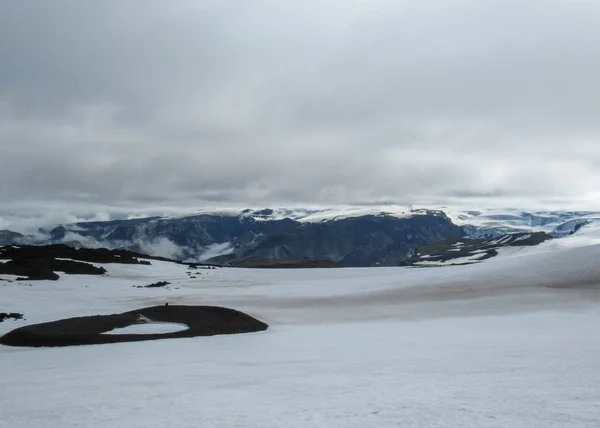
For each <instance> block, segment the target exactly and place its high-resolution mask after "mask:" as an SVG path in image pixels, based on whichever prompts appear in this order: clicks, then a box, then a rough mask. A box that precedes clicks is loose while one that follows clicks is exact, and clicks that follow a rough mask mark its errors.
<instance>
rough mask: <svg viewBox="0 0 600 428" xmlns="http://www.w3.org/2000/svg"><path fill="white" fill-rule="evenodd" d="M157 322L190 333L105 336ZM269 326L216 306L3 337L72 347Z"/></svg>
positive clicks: (144, 312) (40, 327)
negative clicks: (143, 322)
mask: <svg viewBox="0 0 600 428" xmlns="http://www.w3.org/2000/svg"><path fill="white" fill-rule="evenodd" d="M143 318H147V319H149V320H150V321H155V322H173V323H181V324H186V325H187V326H188V327H189V328H188V329H187V330H183V331H178V332H173V333H163V334H102V333H105V332H107V331H110V330H113V329H115V328H122V327H127V326H129V325H133V324H139V323H140V319H143ZM267 328H268V325H267V324H265V323H263V322H261V321H259V320H257V319H255V318H253V317H251V316H249V315H246V314H244V313H242V312H239V311H236V310H234V309H228V308H221V307H216V306H154V307H150V308H144V309H138V310H135V311H131V312H125V313H122V314H114V315H95V316H89V317H78V318H68V319H62V320H59V321H53V322H48V323H43V324H34V325H29V326H25V327H21V328H18V329H16V330H13V331H11V332H10V333H8V334H6V335H4V336H3V337H0V344H3V345H9V346H33V347H39V346H72V345H93V344H102V343H118V342H137V341H143V340H157V339H174V338H181V337H196V336H213V335H217V334H237V333H251V332H257V331H263V330H266V329H267Z"/></svg>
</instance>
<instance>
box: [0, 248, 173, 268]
mask: <svg viewBox="0 0 600 428" xmlns="http://www.w3.org/2000/svg"><path fill="white" fill-rule="evenodd" d="M140 257H142V258H153V257H150V256H146V255H144V254H139V253H134V252H132V251H126V250H108V249H106V248H80V249H76V248H72V247H69V246H67V245H62V244H54V245H23V246H19V247H14V246H8V247H3V248H0V259H5V260H6V259H32V258H36V259H42V258H43V259H48V258H53V259H54V258H62V259H73V260H78V261H82V262H90V263H122V264H145V265H149V264H150V262H149V261H147V260H138V258H140ZM154 259H157V260H168V259H163V258H161V257H154ZM168 261H171V260H168Z"/></svg>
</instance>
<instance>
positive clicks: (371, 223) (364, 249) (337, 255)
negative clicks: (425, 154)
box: [0, 207, 600, 266]
mask: <svg viewBox="0 0 600 428" xmlns="http://www.w3.org/2000/svg"><path fill="white" fill-rule="evenodd" d="M598 218H600V213H595V212H588V211H585V212H584V211H570V212H569V211H552V212H525V211H520V210H486V211H483V210H479V211H475V210H431V209H411V208H401V209H400V208H396V209H389V208H387V209H386V208H383V209H378V208H362V207H359V208H347V209H261V210H252V209H245V210H239V211H235V210H231V211H205V212H200V213H197V214H195V215H189V216H181V217H146V218H136V219H123V220H112V221H90V222H79V223H71V224H61V225H56V226H54V227H50V228H43V229H40V230H39V231H38V233H37V234H35V235H23V234H20V233H17V232H12V231H8V230H4V231H0V245H8V244H53V243H66V244H68V245H71V246H74V247H88V248H98V247H106V248H111V249H116V248H119V249H127V250H131V251H135V252H139V253H145V254H150V255H153V256H162V257H169V258H172V259H177V260H185V261H203V262H210V263H215V264H220V265H230V264H231V265H243V263H242V262H241V261H242V260H253V261H254V262H256V261H257V260H295V261H298V260H312V261H315V260H321V261H331V262H335V263H336V264H337V265H341V266H394V265H398V264H400V263H402V264H407V262H408V263H409V264H410V263H413V262H414V263H417V265H418V264H419V263H421V262H427V260H421V259H420V258H419V257H418V256H419V254H418V253H419V251H417V250H418V249H420V248H429V250H427V251H430V250H431V248H433V247H431V245H432V244H436V243H441V244H440V245H437V246H436V247H435V251H437V252H436V257H438V259H439V260H444V261H447V260H449V259H452V258H455V257H456V256H457V255H463V256H464V255H465V254H466V253H465V252H464V251H462V252H459V251H456V245H457V243H459V242H462V243H463V244H464V245H465V247H464V248H468V253H469V254H470V255H471V256H472V260H471V261H473V262H477V261H481V260H483V259H485V258H489V257H493V256H494V255H495V251H496V249H497V248H499V247H502V246H515V245H537V244H539V243H540V242H544V241H546V240H548V239H551V238H561V237H564V236H568V235H571V234H573V233H576V232H577V231H578V230H579V229H580V228H582V227H584V226H586V225H588V224H589V223H593V222H594V221H596V220H597V219H598ZM528 233H535V234H536V235H534V236H535V239H527V237H526V235H527V234H528ZM519 237H520V238H519ZM517 238H518V239H517ZM444 243H446V244H444ZM453 245H454V246H453ZM428 246H429V247H428ZM440 251H441V252H443V253H444V252H445V255H444V254H441V253H440ZM483 253H485V254H487V257H479V256H478V257H475V255H477V254H483ZM421 255H427V256H433V254H426V253H422V252H421ZM261 263H262V262H261ZM263 264H264V263H263ZM421 265H427V263H421Z"/></svg>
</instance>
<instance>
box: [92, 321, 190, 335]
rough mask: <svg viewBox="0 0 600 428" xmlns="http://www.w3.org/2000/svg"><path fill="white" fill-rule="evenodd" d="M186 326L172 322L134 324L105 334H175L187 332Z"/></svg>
mask: <svg viewBox="0 0 600 428" xmlns="http://www.w3.org/2000/svg"><path fill="white" fill-rule="evenodd" d="M187 329H188V326H187V325H186V324H179V323H174V322H172V323H170V322H147V323H142V324H133V325H129V326H127V327H122V328H115V329H113V330H109V331H106V332H104V333H103V334H162V333H174V332H176V331H182V330H187Z"/></svg>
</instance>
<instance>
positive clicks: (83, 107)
mask: <svg viewBox="0 0 600 428" xmlns="http://www.w3.org/2000/svg"><path fill="white" fill-rule="evenodd" d="M599 22H600V2H598V1H594V0H588V1H586V0H563V1H553V0H544V1H541V0H519V1H510V0H501V1H492V0H490V1H484V0H472V1H469V0H464V1H463V0H453V1H446V0H437V1H434V0H432V1H402V0H390V1H384V0H370V1H369V0H329V1H323V0H315V1H307V0H301V1H276V0H270V1H267V0H264V1H261V0H253V1H246V0H238V1H228V0H214V1H210V0H176V1H164V0H102V1H98V0H90V1H86V0H48V1H43V0H38V1H36V0H30V1H22V0H4V1H0V198H1V201H0V202H1V205H2V207H1V208H0V211H1V212H2V213H4V214H6V213H9V214H10V213H12V214H13V215H15V213H18V212H23V213H25V212H27V213H35V212H38V211H39V212H42V213H46V214H47V213H48V211H49V210H50V211H52V210H54V211H53V212H55V211H56V210H58V211H61V212H67V211H69V210H71V211H73V212H82V210H83V211H85V210H86V209H88V208H89V209H90V210H91V211H102V212H105V211H106V212H109V211H111V210H113V211H114V210H121V211H123V212H126V211H136V210H140V211H160V210H161V209H167V208H169V209H171V208H182V209H195V208H199V207H207V206H212V205H235V206H245V205H247V206H272V205H278V206H282V205H283V206H286V205H303V204H305V205H327V206H331V205H335V204H354V203H387V202H396V203H414V204H419V203H425V202H428V203H440V204H442V203H444V204H445V203H449V201H450V202H451V201H458V202H464V201H469V202H470V203H477V201H482V202H481V203H490V201H491V202H493V201H495V200H496V201H535V202H537V203H540V204H542V205H543V204H544V201H554V202H557V201H558V202H559V203H560V202H561V201H564V202H565V203H568V202H573V201H577V202H582V203H583V204H584V205H585V204H589V205H590V206H592V205H595V206H597V205H598V204H599V203H600V25H598V23H599ZM515 203H516V202H515ZM0 226H2V225H1V224H0Z"/></svg>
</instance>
